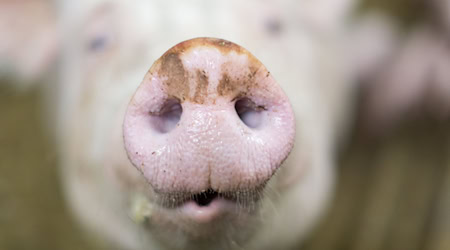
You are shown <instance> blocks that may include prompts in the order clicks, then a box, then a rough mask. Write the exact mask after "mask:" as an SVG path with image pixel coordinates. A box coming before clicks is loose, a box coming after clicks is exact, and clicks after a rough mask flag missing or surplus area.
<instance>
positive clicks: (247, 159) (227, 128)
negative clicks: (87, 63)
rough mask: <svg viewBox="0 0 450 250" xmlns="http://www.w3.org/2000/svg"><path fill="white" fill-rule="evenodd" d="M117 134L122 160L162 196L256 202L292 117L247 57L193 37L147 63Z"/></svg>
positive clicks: (290, 136)
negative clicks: (125, 156) (121, 137)
mask: <svg viewBox="0 0 450 250" xmlns="http://www.w3.org/2000/svg"><path fill="white" fill-rule="evenodd" d="M123 135H124V144H125V149H126V151H127V154H128V158H129V160H130V161H131V163H132V164H133V165H134V166H135V167H136V168H137V169H138V170H139V171H140V172H141V173H142V174H143V176H144V177H145V179H146V181H147V182H148V183H149V184H150V185H151V187H152V189H153V190H154V191H155V193H156V194H158V196H159V197H163V198H161V199H162V200H164V201H169V203H170V206H177V205H181V204H182V203H186V202H188V201H189V200H191V201H192V202H195V203H194V205H195V204H196V205H197V206H208V205H209V204H211V203H212V202H213V201H214V200H221V199H222V200H228V201H233V200H234V201H242V200H246V199H253V200H254V199H258V197H260V192H261V191H262V190H263V188H264V186H265V184H266V183H267V182H268V181H269V179H270V178H271V177H272V176H273V175H274V173H275V172H276V170H277V169H278V168H279V167H280V165H281V164H282V162H283V161H284V160H285V159H286V157H287V156H288V154H289V152H290V151H291V149H292V147H293V143H294V136H295V120H294V114H293V111H292V107H291V105H290V103H289V100H288V98H287V96H286V95H285V94H284V92H283V91H282V89H281V88H280V86H279V85H278V84H277V83H276V81H275V80H274V78H273V77H272V75H271V74H270V72H269V71H268V70H267V69H266V68H265V67H264V65H262V63H261V62H260V61H258V60H257V59H256V58H255V57H254V56H253V55H252V54H250V53H249V52H248V51H247V50H245V49H244V48H242V47H240V46H239V45H236V44H234V43H231V42H228V41H225V40H221V39H215V38H196V39H192V40H188V41H185V42H182V43H179V44H178V45H176V46H174V47H172V48H171V49H169V50H168V51H167V52H166V53H165V54H164V55H163V56H162V57H161V58H159V59H158V60H157V61H156V62H155V63H154V64H153V66H152V67H151V68H150V70H149V71H148V73H147V74H146V75H145V77H144V80H143V81H142V83H141V84H140V86H139V88H138V89H137V91H136V92H135V94H134V96H133V97H132V99H131V101H130V103H129V106H128V109H127V112H126V115H125V118H124V123H123ZM211 206H212V205H211Z"/></svg>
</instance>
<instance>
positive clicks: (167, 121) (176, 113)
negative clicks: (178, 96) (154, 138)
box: [150, 99, 183, 134]
mask: <svg viewBox="0 0 450 250" xmlns="http://www.w3.org/2000/svg"><path fill="white" fill-rule="evenodd" d="M181 113H183V108H182V107H181V104H180V102H179V101H178V100H175V99H170V100H167V101H166V103H164V105H163V107H162V108H161V110H160V111H159V112H157V113H150V118H151V119H150V123H151V125H152V127H153V129H154V130H156V131H157V132H159V133H161V134H165V133H168V132H170V131H171V130H173V129H174V128H175V126H176V125H177V124H178V122H179V121H180V118H181Z"/></svg>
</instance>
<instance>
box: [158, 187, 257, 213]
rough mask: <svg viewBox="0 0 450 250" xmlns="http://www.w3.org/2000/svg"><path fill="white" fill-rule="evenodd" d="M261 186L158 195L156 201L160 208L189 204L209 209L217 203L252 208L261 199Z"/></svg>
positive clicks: (172, 207)
mask: <svg viewBox="0 0 450 250" xmlns="http://www.w3.org/2000/svg"><path fill="white" fill-rule="evenodd" d="M263 188H264V187H263V186H262V187H258V188H252V189H246V190H236V191H226V192H219V191H216V190H214V189H212V188H209V189H207V190H204V191H201V192H198V193H187V192H174V193H159V195H158V199H157V200H158V201H159V204H160V206H161V207H163V208H167V209H176V208H180V207H183V206H185V205H186V204H188V203H190V204H192V205H195V206H197V207H199V208H201V207H209V206H211V205H212V204H213V203H215V202H217V201H222V202H227V203H228V204H233V205H234V206H235V207H237V208H239V209H249V208H254V207H255V205H256V204H257V203H258V202H259V201H260V199H261V197H262V191H263Z"/></svg>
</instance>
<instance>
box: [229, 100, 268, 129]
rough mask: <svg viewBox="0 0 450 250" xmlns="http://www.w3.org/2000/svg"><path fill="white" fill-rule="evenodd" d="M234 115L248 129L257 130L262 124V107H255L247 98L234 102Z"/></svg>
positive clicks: (263, 108)
mask: <svg viewBox="0 0 450 250" xmlns="http://www.w3.org/2000/svg"><path fill="white" fill-rule="evenodd" d="M234 107H235V109H236V113H237V115H238V116H239V118H240V119H241V121H242V122H243V123H244V124H245V125H247V127H249V128H259V127H260V126H261V124H262V122H263V111H264V110H266V108H265V107H264V106H258V105H256V104H255V103H254V102H253V101H252V100H250V99H249V98H242V99H240V100H238V101H236V104H235V106H234Z"/></svg>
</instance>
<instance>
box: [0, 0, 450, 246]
mask: <svg viewBox="0 0 450 250" xmlns="http://www.w3.org/2000/svg"><path fill="white" fill-rule="evenodd" d="M430 2H431V1H426V0H362V1H360V3H359V4H358V7H357V9H356V10H355V16H356V17H358V18H362V19H364V17H365V16H373V15H372V14H373V13H376V16H377V17H382V18H383V21H382V22H381V23H382V25H378V24H377V25H374V27H376V29H375V30H376V31H373V32H378V31H379V30H380V29H387V31H384V32H383V33H382V34H389V35H386V36H387V38H386V40H389V41H391V42H390V44H393V45H392V46H387V47H389V48H388V49H386V50H385V51H386V52H385V56H383V58H382V59H380V60H377V63H376V64H375V63H374V64H371V65H372V66H371V67H370V69H367V70H366V69H364V68H363V70H362V72H363V73H361V74H360V75H359V81H360V82H361V84H360V86H361V87H360V89H359V90H358V101H357V112H356V114H357V115H356V117H355V122H354V125H353V128H352V129H351V132H350V134H349V138H348V139H347V140H346V141H345V142H344V143H342V147H341V148H340V149H339V165H338V170H337V173H338V185H337V189H336V196H335V198H334V200H333V202H332V206H331V208H330V210H329V212H328V214H327V215H326V216H325V218H323V220H322V221H321V223H320V225H319V226H318V228H317V229H316V230H315V232H314V233H313V234H312V236H311V237H310V238H309V239H308V240H307V241H306V243H305V245H304V246H303V248H302V249H311V250H312V249H315V250H325V249H352V250H371V249H373V250H375V249H379V250H381V249H383V250H388V249H392V250H398V249H408V250H415V249H417V250H419V249H423V250H448V249H450V126H449V125H450V119H449V110H450V104H449V103H450V91H449V88H450V76H449V74H450V73H449V72H450V63H449V62H448V61H449V60H450V59H449V58H450V52H449V51H450V29H449V27H450V23H448V21H446V20H445V18H446V17H448V15H447V14H448V13H450V10H449V6H450V4H449V3H448V1H445V0H442V1H435V2H433V3H432V4H431V3H430ZM48 6H49V2H47V1H44V0H36V1H25V0H0V249H5V250H6V249H8V250H10V249H11V250H12V249H108V248H109V247H108V246H107V245H106V243H104V242H101V241H99V240H98V239H96V238H94V237H92V236H90V235H88V234H86V233H84V232H83V231H82V229H81V228H80V227H79V226H78V224H77V222H76V221H75V220H74V219H73V218H72V217H71V215H70V213H69V211H68V208H67V207H66V204H65V202H64V197H63V194H62V191H61V188H60V183H59V179H58V168H57V162H58V159H57V157H58V156H57V154H56V153H55V151H56V150H55V145H54V144H53V141H52V139H51V137H50V136H49V135H48V133H47V132H46V129H45V127H44V126H45V125H44V124H45V123H44V121H43V117H44V115H43V112H42V107H43V106H44V104H43V103H42V102H43V101H42V93H41V89H40V88H39V83H40V82H44V81H46V74H47V73H48V69H41V68H40V67H41V66H42V65H44V64H45V62H46V61H48V60H50V59H49V58H50V57H51V56H50V55H52V54H53V53H56V52H54V51H53V50H54V49H53V48H54V47H55V46H54V45H55V44H54V39H51V38H52V37H54V36H56V34H55V33H53V32H52V29H51V28H48V29H41V28H40V27H51V26H52V25H55V23H54V22H55V14H54V13H53V11H52V8H51V7H50V8H48ZM442 9H443V11H444V14H442V13H438V12H439V11H441V10H442ZM446 11H447V12H446ZM14 16H17V17H21V18H14ZM25 17H28V19H26V18H25ZM24 18H25V19H24ZM11 20H13V21H11ZM364 20H365V19H364ZM369 20H371V19H369ZM11 22H12V23H11ZM367 24H368V25H369V27H372V26H370V25H372V24H373V23H372V22H371V21H369V22H367ZM446 25H448V26H446ZM380 27H381V28H380ZM17 30H23V31H22V32H18V33H19V34H21V35H19V36H18V37H17V38H16V39H9V40H13V42H9V43H8V41H9V40H8V39H2V38H4V37H10V36H13V35H15V34H16V33H17V32H16V33H15V31H17ZM22 44H23V45H22ZM33 44H40V46H39V50H37V51H36V50H27V48H28V47H31V46H30V45H33ZM17 45H20V46H17ZM437 48H441V50H437ZM44 52H45V53H44ZM30 53H31V54H33V53H35V55H33V56H32V58H33V60H28V59H26V58H27V55H29V54H30ZM446 53H447V54H446ZM23 64H26V65H27V66H26V67H21V66H20V65H23ZM18 65H19V66H18ZM11 72H12V73H11ZM31 83H34V84H31Z"/></svg>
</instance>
